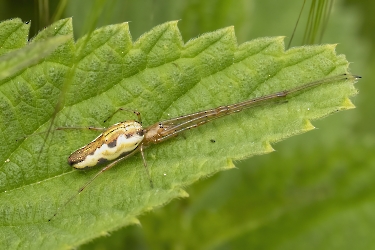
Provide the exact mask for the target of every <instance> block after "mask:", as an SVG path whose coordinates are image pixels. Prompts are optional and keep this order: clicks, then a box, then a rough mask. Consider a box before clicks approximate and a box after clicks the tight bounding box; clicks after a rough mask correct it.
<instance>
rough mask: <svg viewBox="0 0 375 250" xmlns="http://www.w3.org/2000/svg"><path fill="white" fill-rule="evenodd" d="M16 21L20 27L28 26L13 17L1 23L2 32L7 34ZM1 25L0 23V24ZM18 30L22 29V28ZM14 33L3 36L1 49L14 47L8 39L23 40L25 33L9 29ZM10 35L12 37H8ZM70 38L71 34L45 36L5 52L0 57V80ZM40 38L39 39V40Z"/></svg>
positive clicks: (28, 65) (22, 68) (36, 61)
mask: <svg viewBox="0 0 375 250" xmlns="http://www.w3.org/2000/svg"><path fill="white" fill-rule="evenodd" d="M15 23H18V24H20V26H21V27H24V26H26V27H28V25H27V24H23V23H22V22H21V20H19V19H15V20H12V21H10V22H6V23H2V29H3V30H5V31H4V33H5V34H7V33H8V32H7V31H9V30H11V28H13V26H14V24H15ZM0 25H1V24H0ZM17 28H19V29H18V30H22V28H20V27H17ZM11 32H13V33H11V34H15V35H14V36H3V37H2V39H1V40H2V41H1V42H2V44H7V45H5V46H4V47H5V48H3V51H6V49H7V48H9V47H10V48H11V49H15V47H14V46H13V45H11V44H9V43H10V42H9V40H13V39H14V40H24V36H25V34H23V32H17V31H11ZM11 37H12V39H10V38H11ZM69 39H71V36H69V35H66V36H56V37H50V38H45V39H44V40H41V39H35V40H39V41H36V42H33V43H30V44H29V45H28V46H26V47H23V48H21V49H18V50H14V51H12V52H9V53H6V54H4V55H3V56H1V57H0V81H1V80H3V79H4V78H6V77H9V76H12V75H14V74H16V73H18V72H20V71H22V70H24V69H26V68H27V67H30V66H32V65H35V64H37V63H38V62H39V61H40V60H41V59H43V58H44V57H46V56H47V55H49V54H50V53H51V52H52V51H54V50H55V49H56V48H57V47H59V46H60V45H62V44H63V43H65V42H66V41H68V40H69ZM40 40H41V41H40Z"/></svg>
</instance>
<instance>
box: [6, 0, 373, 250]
mask: <svg viewBox="0 0 375 250" xmlns="http://www.w3.org/2000/svg"><path fill="white" fill-rule="evenodd" d="M322 2H324V1H321V2H320V3H322ZM302 4H303V1H301V0H288V1H276V0H205V1H201V0H138V1H125V0H122V1H121V0H117V1H116V0H95V1H93V0H80V1H77V0H75V1H73V0H71V1H63V0H60V1H46V0H42V1H37V0H35V1H30V0H22V1H21V0H17V1H12V0H0V20H6V19H9V18H12V17H20V18H22V20H23V21H29V20H31V23H32V25H31V31H30V33H31V34H30V38H31V37H33V36H34V35H35V34H36V33H37V32H38V31H39V30H41V29H42V28H43V27H45V26H48V25H49V23H50V22H53V20H58V19H61V18H65V17H71V16H72V17H73V25H74V29H75V38H76V39H78V38H79V37H81V36H82V35H83V34H85V33H87V32H89V31H90V30H92V29H94V28H95V27H101V26H104V25H108V24H113V23H120V22H127V21H131V23H130V29H131V32H132V36H133V40H136V39H137V38H138V37H139V36H140V35H142V34H143V33H144V32H146V31H148V30H150V29H151V28H152V27H154V26H155V25H158V24H161V23H163V22H166V21H170V20H180V22H179V28H180V30H181V33H182V36H183V39H184V40H185V41H188V40H189V39H192V38H194V37H196V36H199V35H200V34H202V33H205V32H210V31H214V30H216V29H219V28H223V27H227V26H231V25H233V26H234V27H235V31H236V35H237V39H238V43H239V44H240V43H243V42H245V41H248V40H251V39H253V38H257V37H263V36H286V44H288V42H289V39H290V37H291V35H292V31H293V29H294V26H295V24H296V21H297V18H298V16H299V14H300V10H301V7H302ZM328 4H329V3H328ZM310 6H311V0H310V1H306V4H305V8H304V11H303V12H302V14H301V20H300V23H299V26H298V28H297V30H296V34H295V37H294V39H293V41H292V46H300V45H303V42H302V40H303V39H302V38H303V36H304V34H305V32H306V31H307V30H308V29H307V28H306V24H307V19H308V15H309V11H311V8H310ZM373 10H375V2H374V1H371V0H367V1H366V0H362V1H355V0H337V1H334V2H333V7H332V12H331V14H330V16H329V22H328V24H326V25H324V24H322V25H321V26H320V30H322V29H323V30H324V31H325V33H324V36H323V38H322V40H321V41H320V42H321V43H337V44H338V46H337V52H338V53H339V54H345V55H346V56H347V59H348V61H349V62H351V63H352V64H351V67H350V71H351V72H352V73H354V74H358V75H361V76H362V77H363V79H362V80H361V81H359V82H358V83H357V88H358V89H359V95H358V96H356V97H354V98H353V102H354V104H355V105H356V106H357V108H356V109H354V110H349V111H345V112H340V113H338V114H335V115H332V116H330V117H327V118H325V119H323V120H321V121H315V122H313V124H314V125H315V126H316V127H317V128H319V129H316V130H314V131H311V132H309V133H306V134H303V135H298V136H295V137H292V138H290V139H287V140H285V141H283V142H280V143H278V144H276V145H274V148H275V149H276V152H274V153H271V154H268V155H263V156H256V157H252V158H250V159H248V160H246V161H240V162H236V165H237V166H238V169H235V170H230V171H226V172H221V173H219V174H216V175H215V176H213V177H210V178H208V179H206V180H202V181H200V182H198V183H195V184H194V185H192V186H190V187H186V189H187V191H188V193H189V194H190V197H189V198H187V199H183V200H175V201H173V202H171V203H170V204H168V205H166V206H164V207H162V208H159V209H157V210H154V211H152V212H150V213H148V214H145V215H143V216H141V217H140V218H139V219H140V223H141V226H140V225H134V226H130V227H127V228H124V229H121V230H119V231H116V232H112V233H111V235H108V237H102V238H99V239H97V240H94V241H93V242H91V243H89V244H87V245H84V246H82V247H81V248H82V249H124V248H130V249H375V237H373V234H374V233H373V231H374V228H375V184H374V180H375V154H374V150H373V149H374V145H375V129H374V120H375V118H374V111H373V109H374V107H375V98H374V97H373V95H374V92H375V87H374V83H373V82H374V80H375V77H374V74H373V73H372V70H373V69H375V60H374V58H375V57H374V54H375V46H374V44H375V32H374V30H375V27H374V26H375V15H374V14H373ZM317 41H318V40H317Z"/></svg>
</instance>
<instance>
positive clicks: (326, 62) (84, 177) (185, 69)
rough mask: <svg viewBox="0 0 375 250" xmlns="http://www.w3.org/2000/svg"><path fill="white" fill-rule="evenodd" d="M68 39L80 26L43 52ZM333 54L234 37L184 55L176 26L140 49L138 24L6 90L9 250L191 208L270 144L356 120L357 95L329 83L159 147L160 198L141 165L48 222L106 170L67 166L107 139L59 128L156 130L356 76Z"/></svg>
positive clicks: (59, 53) (126, 164)
mask: <svg viewBox="0 0 375 250" xmlns="http://www.w3.org/2000/svg"><path fill="white" fill-rule="evenodd" d="M2 25H3V26H6V25H7V22H4V23H2ZM1 27H2V26H0V29H1ZM53 31H57V32H55V33H54V32H53ZM0 33H1V30H0ZM57 35H70V37H72V25H71V20H70V19H66V20H61V21H58V22H56V23H55V24H53V25H52V26H51V27H48V28H47V29H46V30H43V31H42V32H41V33H40V34H39V35H38V36H37V37H36V40H37V39H41V38H45V37H49V36H57ZM14 49H19V47H15V48H14ZM334 49H335V45H322V46H306V47H297V48H293V49H290V50H288V51H284V43H283V38H282V37H273V38H259V39H255V40H253V41H250V42H247V43H244V44H242V45H237V42H236V37H235V34H234V28H233V27H229V28H224V29H221V30H217V31H215V32H211V33H207V34H204V35H202V36H200V37H198V38H196V39H193V40H190V41H189V42H187V43H183V41H182V38H181V35H180V33H179V30H178V28H177V22H168V23H165V24H162V25H160V26H157V27H155V28H154V29H152V30H151V31H150V32H148V33H146V34H144V35H143V36H142V37H141V38H139V39H138V40H137V41H136V42H134V43H133V42H132V38H131V36H130V33H129V27H128V24H127V23H123V24H118V25H111V26H106V27H103V28H101V29H98V30H96V31H94V32H93V33H91V34H89V35H87V36H86V37H83V38H82V39H80V40H78V41H77V42H76V43H74V42H73V40H72V39H70V40H69V41H67V42H65V43H64V44H63V45H61V46H59V47H58V49H57V50H55V51H54V52H53V53H52V54H51V55H49V56H48V57H46V58H45V59H44V61H43V62H40V63H39V64H37V65H34V66H32V67H29V68H27V69H26V70H24V71H23V72H22V73H20V74H19V75H16V76H13V77H11V78H8V79H5V80H3V82H2V83H1V86H0V88H1V93H2V95H1V99H0V105H1V121H2V122H1V137H0V138H1V139H2V141H3V142H4V143H2V144H1V146H0V147H1V150H0V152H1V158H0V159H1V160H2V161H1V162H2V165H1V170H2V171H1V174H0V186H1V190H2V191H3V192H2V193H1V196H0V200H1V206H0V214H1V218H0V220H1V224H2V227H1V236H0V237H1V238H0V242H1V243H2V247H3V248H16V247H17V248H26V247H27V248H32V249H34V248H38V249H40V248H45V249H47V248H48V249H58V248H70V247H74V246H78V245H80V244H82V243H84V242H87V241H89V240H91V239H93V238H96V237H99V236H101V235H105V234H107V232H111V231H113V230H115V229H118V228H120V227H123V226H125V225H129V224H134V223H137V219H136V218H137V216H138V215H140V214H142V213H144V212H146V211H149V210H151V209H153V208H154V207H157V206H161V205H163V204H166V203H167V202H169V201H170V200H171V199H174V198H177V197H186V196H187V193H186V192H185V191H184V190H183V187H184V186H186V185H189V184H191V183H193V182H195V181H197V180H199V179H201V178H205V177H207V176H210V175H213V174H214V173H216V172H218V171H221V170H225V169H230V168H233V167H234V164H233V160H238V159H245V158H248V157H250V156H252V155H255V154H264V153H268V152H271V151H272V150H273V149H272V147H271V144H270V143H273V142H277V141H279V140H281V139H283V138H286V137H289V136H291V135H294V134H299V133H302V132H305V131H308V130H311V129H312V128H313V126H312V125H311V123H310V120H313V119H317V118H320V117H323V116H326V115H328V114H330V113H333V112H336V111H338V110H343V109H349V108H352V107H353V105H352V104H351V102H350V100H349V99H348V97H349V96H352V95H354V94H355V93H356V90H355V89H354V86H353V83H354V78H353V79H349V80H347V81H334V82H330V83H327V84H324V85H321V86H318V87H316V88H312V89H309V90H308V91H303V93H298V94H296V95H293V96H292V97H291V98H289V99H288V101H287V102H282V103H278V104H277V105H276V104H269V105H265V106H259V107H255V108H252V109H248V110H246V111H243V112H240V113H236V114H233V115H230V116H227V117H224V118H221V119H219V120H216V121H214V122H212V123H209V124H207V125H204V126H201V127H199V128H197V129H194V130H191V131H186V132H185V133H183V135H182V136H179V137H177V138H173V139H171V140H169V141H166V142H164V143H162V144H158V145H154V146H151V147H149V148H147V150H146V152H145V155H146V160H147V163H148V168H149V171H150V174H151V178H152V181H153V183H154V187H153V188H151V187H150V185H149V180H148V178H147V174H146V172H145V170H144V167H143V163H142V158H141V156H140V155H139V154H137V155H135V156H134V157H132V158H129V159H127V160H126V161H123V162H121V163H119V164H117V165H116V166H115V167H114V168H112V169H111V170H110V171H107V172H106V173H105V174H102V175H101V176H100V177H98V179H96V180H95V181H94V182H93V183H92V185H90V186H89V187H88V188H87V189H86V190H85V191H84V192H83V193H82V194H81V195H80V196H78V197H77V198H75V199H74V200H73V201H72V202H71V203H69V204H68V205H67V206H65V207H63V208H62V209H61V210H60V211H59V213H58V214H57V216H56V217H55V218H53V220H52V221H51V222H48V219H50V218H51V216H52V215H53V214H54V213H55V212H56V211H57V209H58V208H59V207H61V206H62V205H63V204H64V203H65V202H66V201H67V200H68V199H69V197H71V196H72V195H74V194H76V192H77V190H78V189H79V188H80V187H81V186H82V185H84V184H85V183H86V182H87V181H88V180H89V179H90V178H91V177H92V176H93V175H95V174H96V173H97V172H98V171H99V169H100V168H94V169H92V170H87V171H77V170H74V169H72V168H71V167H70V166H69V165H68V164H67V162H66V161H67V160H66V159H67V157H68V156H69V154H70V153H71V152H72V151H74V150H76V149H77V148H79V147H81V146H83V145H85V144H87V143H88V142H89V141H90V140H92V139H94V138H95V137H96V136H97V133H95V132H92V131H82V130H74V131H71V130H70V131H54V130H51V134H50V135H49V136H48V137H47V136H46V131H47V130H48V128H49V126H50V124H51V122H52V121H53V127H59V126H100V127H102V126H105V125H106V124H104V123H103V121H104V120H105V119H106V118H107V117H108V116H109V115H111V114H112V113H113V112H114V111H115V110H117V109H118V108H119V107H125V108H127V109H130V110H137V111H139V112H140V113H141V114H142V121H143V125H144V126H146V127H147V126H149V125H152V124H154V123H156V122H158V121H161V120H164V119H168V118H171V117H175V116H178V115H183V114H188V113H191V112H195V111H199V110H204V109H208V108H214V107H217V106H220V105H225V104H231V103H236V102H240V101H244V100H247V99H251V98H255V97H259V96H263V95H267V94H271V93H275V92H277V91H282V90H285V89H290V88H292V87H296V86H299V85H302V84H304V83H308V82H311V81H314V80H318V79H322V78H325V77H328V76H334V75H338V74H343V73H347V68H348V62H347V61H346V59H345V57H344V56H342V55H336V54H335V51H334ZM61 96H63V97H64V98H63V100H61V98H60V97H61ZM56 107H61V109H56ZM56 111H57V113H56ZM126 119H135V118H134V117H133V115H131V114H126V113H125V114H124V113H119V114H116V115H115V116H114V117H113V118H112V119H111V123H115V122H118V121H121V120H126ZM43 132H44V133H43ZM34 133H35V134H34ZM24 136H29V137H27V138H26V139H24V138H23V137H24ZM213 141H214V142H213Z"/></svg>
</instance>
